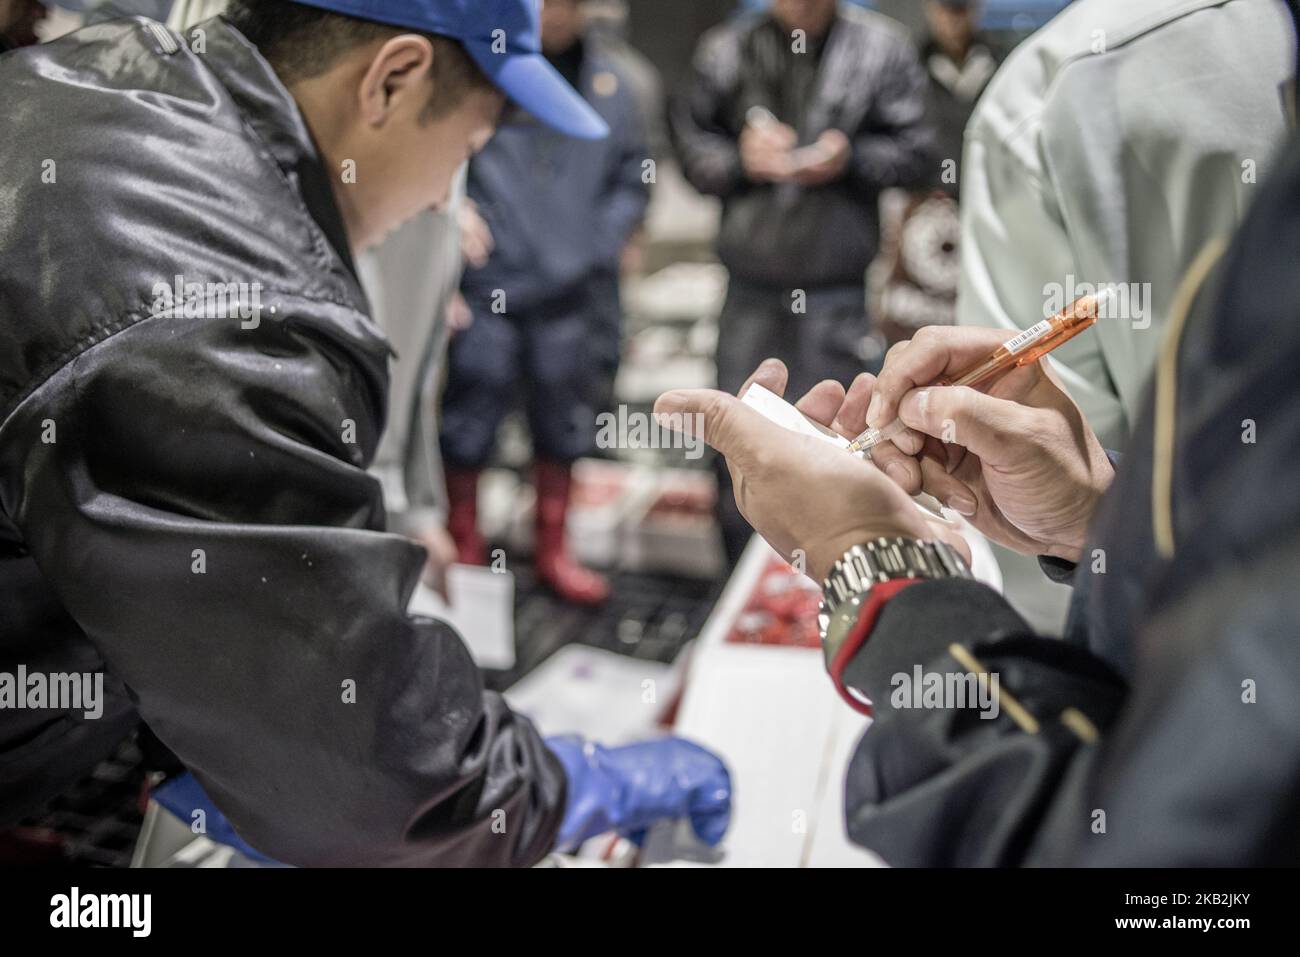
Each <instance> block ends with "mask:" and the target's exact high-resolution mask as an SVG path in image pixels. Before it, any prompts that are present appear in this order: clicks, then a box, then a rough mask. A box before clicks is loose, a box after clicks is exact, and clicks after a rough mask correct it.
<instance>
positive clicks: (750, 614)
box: [727, 558, 822, 648]
mask: <svg viewBox="0 0 1300 957" xmlns="http://www.w3.org/2000/svg"><path fill="white" fill-rule="evenodd" d="M821 597H822V596H821V590H820V589H819V588H818V587H817V586H816V584H814V583H813V582H812V581H811V580H810V579H809V578H807V577H806V576H804V575H801V574H799V573H798V572H796V571H795V570H794V569H793V568H791V567H790V565H788V564H787V563H786V562H784V561H783V560H781V559H780V558H773V559H772V560H771V561H770V562H768V564H767V567H766V568H764V569H763V574H762V575H760V576H759V578H758V581H757V582H756V583H755V585H754V590H753V592H751V593H750V596H749V601H747V602H746V603H745V607H744V608H743V609H741V612H740V614H739V615H737V616H736V620H735V621H734V622H733V623H732V625H731V631H729V632H728V633H727V641H730V642H736V643H738V644H747V645H786V646H789V647H795V648H819V647H821V633H820V631H819V629H818V627H817V607H818V605H819V604H820V603H821Z"/></svg>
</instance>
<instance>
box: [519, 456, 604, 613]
mask: <svg viewBox="0 0 1300 957" xmlns="http://www.w3.org/2000/svg"><path fill="white" fill-rule="evenodd" d="M533 476H534V479H533V480H534V484H535V486H536V488H537V548H536V564H537V576H538V577H539V578H540V579H541V580H542V581H543V582H545V583H546V584H547V585H549V586H550V587H551V589H552V590H554V592H555V593H556V594H557V595H559V596H560V597H561V598H562V599H564V600H565V601H567V602H569V603H571V604H574V605H599V604H600V603H601V602H603V601H604V600H605V599H606V598H608V597H609V582H607V581H606V580H605V579H604V578H603V577H601V576H600V575H597V574H596V573H595V572H593V571H591V570H590V569H587V568H583V567H582V566H581V565H579V564H578V563H577V562H575V561H574V560H573V558H572V557H571V556H570V555H569V549H568V546H567V544H566V543H565V540H564V519H565V516H566V515H567V514H568V511H569V488H570V484H571V483H570V479H569V466H567V465H561V464H560V463H558V462H542V461H539V462H537V464H536V465H535V466H534V470H533Z"/></svg>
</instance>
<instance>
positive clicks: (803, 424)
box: [740, 382, 849, 449]
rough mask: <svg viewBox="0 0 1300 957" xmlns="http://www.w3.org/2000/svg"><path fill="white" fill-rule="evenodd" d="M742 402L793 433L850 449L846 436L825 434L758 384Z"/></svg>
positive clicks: (743, 397)
mask: <svg viewBox="0 0 1300 957" xmlns="http://www.w3.org/2000/svg"><path fill="white" fill-rule="evenodd" d="M740 401H741V402H743V403H745V405H747V406H749V407H750V408H752V409H754V410H755V411H757V412H760V413H762V415H763V416H764V417H765V418H767V419H770V420H772V421H773V422H775V423H776V424H777V425H780V426H783V427H784V428H787V429H789V430H790V431H791V432H798V433H799V434H800V435H810V436H812V437H813V438H815V439H822V440H823V441H825V442H829V443H830V444H831V445H838V446H839V447H840V448H842V449H844V448H848V445H849V440H848V439H846V438H845V437H844V436H842V435H839V434H837V433H834V432H823V431H822V430H821V429H819V428H817V426H815V425H813V423H812V422H810V421H808V418H807V417H806V416H805V415H804V414H803V413H802V412H800V411H799V410H798V409H796V408H795V407H794V406H792V405H791V404H790V403H789V402H787V401H785V399H783V398H781V397H780V396H779V395H777V394H776V393H775V392H773V391H771V390H770V389H767V388H764V387H763V386H761V385H759V384H758V383H757V382H755V383H754V384H753V385H751V386H750V387H749V388H748V389H746V390H745V394H744V395H742V396H741V397H740Z"/></svg>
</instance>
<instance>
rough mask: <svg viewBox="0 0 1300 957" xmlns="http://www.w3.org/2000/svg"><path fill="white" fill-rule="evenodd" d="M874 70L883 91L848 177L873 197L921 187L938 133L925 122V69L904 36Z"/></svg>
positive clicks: (856, 139)
mask: <svg viewBox="0 0 1300 957" xmlns="http://www.w3.org/2000/svg"><path fill="white" fill-rule="evenodd" d="M886 49H887V53H886V56H887V58H888V59H887V63H886V65H884V66H882V67H881V68H880V69H878V70H876V71H875V75H876V76H877V77H879V78H880V81H881V84H882V86H881V89H880V90H879V92H878V93H877V94H876V96H875V98H874V100H873V102H872V106H871V108H870V110H869V111H868V112H867V115H866V117H865V118H864V119H863V122H862V124H861V126H860V127H859V128H858V130H857V132H856V133H855V134H854V136H853V137H852V153H851V156H850V159H849V165H848V170H847V172H846V176H847V177H848V179H849V181H850V182H851V183H854V184H856V185H859V186H861V187H863V188H864V189H866V190H867V191H868V192H869V193H870V195H872V196H874V195H875V194H876V193H878V192H879V191H880V190H882V189H887V188H890V187H911V186H916V185H919V184H920V183H921V182H922V181H923V180H924V179H925V178H926V172H927V170H926V168H925V167H926V164H927V163H928V162H930V161H931V158H932V149H931V144H932V142H933V139H934V134H933V131H932V130H931V128H930V126H929V124H928V123H927V122H926V107H925V89H926V77H925V70H924V69H922V67H921V62H920V60H919V59H918V58H917V53H916V48H915V47H914V46H913V45H912V43H911V41H910V40H908V39H907V38H906V37H904V36H899V37H897V38H896V39H894V41H893V42H891V43H890V44H889V46H888V47H887V48H886Z"/></svg>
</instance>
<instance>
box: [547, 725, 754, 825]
mask: <svg viewBox="0 0 1300 957" xmlns="http://www.w3.org/2000/svg"><path fill="white" fill-rule="evenodd" d="M546 745H547V747H549V748H550V749H551V751H553V752H554V753H555V756H556V757H558V758H559V759H560V763H561V764H562V765H564V773H565V775H566V776H567V777H568V779H569V787H568V805H567V807H566V808H565V812H564V821H563V822H562V823H561V825H560V833H559V836H558V838H557V839H556V842H555V846H556V847H557V848H560V849H561V850H567V849H570V848H573V847H576V846H577V845H579V844H581V843H582V842H583V841H585V840H586V839H587V838H589V837H594V836H595V835H597V834H602V833H604V832H605V831H618V832H619V833H620V834H623V835H626V836H630V837H632V838H633V839H634V840H636V839H639V837H640V835H641V833H642V832H644V831H645V829H646V828H648V827H649V826H650V825H651V824H653V823H655V822H656V821H661V820H667V819H675V818H683V817H684V818H689V819H690V822H691V828H692V830H694V831H695V835H696V837H698V838H699V839H700V840H701V841H703V842H704V843H706V844H708V845H710V846H713V845H716V844H717V843H718V842H719V841H721V840H722V835H723V834H725V833H726V832H727V825H728V824H729V823H730V822H731V775H730V774H729V773H728V772H727V767H726V765H724V764H723V763H722V761H721V760H719V759H718V758H717V757H715V756H714V755H713V754H711V753H709V752H708V751H706V750H704V749H703V748H702V747H700V746H699V745H698V744H693V743H692V742H690V741H686V740H684V739H683V738H662V739H659V740H656V741H641V742H638V743H636V744H628V745H624V746H622V747H618V748H606V747H602V746H601V745H599V744H595V743H593V742H589V741H584V740H583V739H582V738H579V737H577V736H576V735H564V736H562V737H553V738H547V739H546Z"/></svg>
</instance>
